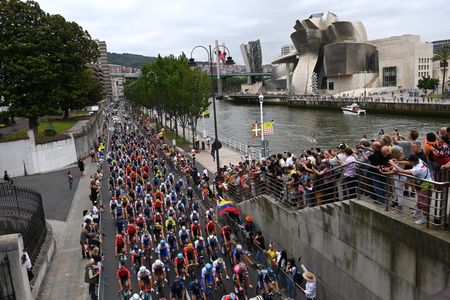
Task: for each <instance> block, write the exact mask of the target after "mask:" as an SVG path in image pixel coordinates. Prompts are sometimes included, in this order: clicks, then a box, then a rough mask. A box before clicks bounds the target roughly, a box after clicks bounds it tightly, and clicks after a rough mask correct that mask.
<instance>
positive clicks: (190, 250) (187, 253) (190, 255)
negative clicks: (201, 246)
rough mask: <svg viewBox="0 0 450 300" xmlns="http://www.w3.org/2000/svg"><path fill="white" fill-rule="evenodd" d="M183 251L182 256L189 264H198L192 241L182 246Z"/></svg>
mask: <svg viewBox="0 0 450 300" xmlns="http://www.w3.org/2000/svg"><path fill="white" fill-rule="evenodd" d="M183 252H184V258H185V259H186V261H187V262H188V264H189V265H191V264H192V263H194V264H196V265H198V261H197V251H195V248H194V245H192V243H189V244H187V246H186V247H184V249H183Z"/></svg>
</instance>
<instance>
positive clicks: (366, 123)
mask: <svg viewBox="0 0 450 300" xmlns="http://www.w3.org/2000/svg"><path fill="white" fill-rule="evenodd" d="M216 108H217V120H218V128H219V139H220V136H227V137H229V138H232V139H234V140H236V141H239V142H241V143H244V144H247V145H255V146H256V145H261V144H260V143H261V142H260V140H259V139H253V137H252V134H251V124H252V123H254V122H255V121H257V120H258V122H259V120H260V113H259V105H251V104H235V103H230V102H228V101H222V100H218V101H216ZM209 112H210V115H211V117H210V118H205V124H206V126H205V127H206V131H207V133H208V135H209V136H211V137H213V136H214V125H213V122H214V120H213V109H212V105H211V107H210V109H209ZM264 120H265V121H270V120H273V121H274V132H273V135H271V136H268V137H267V139H268V141H269V149H270V153H280V152H283V151H291V152H293V153H296V154H299V153H301V151H302V150H305V149H309V148H311V147H320V148H326V149H328V148H336V147H337V146H338V145H339V144H340V143H342V142H345V143H347V144H348V145H351V146H354V145H356V143H358V141H359V139H360V138H361V137H362V136H363V135H364V134H365V135H366V136H367V138H368V139H369V140H370V139H373V138H377V137H378V133H379V131H380V129H383V130H384V131H385V132H386V133H389V134H391V133H392V132H393V131H394V129H395V128H397V129H398V130H399V131H400V134H403V135H404V136H406V135H407V133H408V132H409V130H411V129H417V130H418V131H419V133H420V135H421V137H423V136H424V135H425V134H426V133H427V132H430V131H433V132H435V131H436V130H437V129H438V128H439V127H442V126H446V127H447V126H448V125H450V124H448V120H446V119H442V118H441V119H439V118H437V119H433V118H426V117H416V116H411V117H408V116H395V115H382V114H368V115H366V116H350V115H344V114H343V113H342V112H339V111H324V110H314V109H305V108H292V107H286V106H276V105H266V106H264ZM197 129H198V130H199V131H202V130H203V126H202V121H201V120H200V121H199V125H198V128H197ZM420 140H422V139H420Z"/></svg>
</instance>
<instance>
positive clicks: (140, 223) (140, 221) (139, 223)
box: [136, 214, 145, 232]
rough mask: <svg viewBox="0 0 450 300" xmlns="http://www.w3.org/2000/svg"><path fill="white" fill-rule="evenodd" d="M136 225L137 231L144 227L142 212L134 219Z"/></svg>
mask: <svg viewBox="0 0 450 300" xmlns="http://www.w3.org/2000/svg"><path fill="white" fill-rule="evenodd" d="M136 225H137V227H138V229H139V232H142V230H143V229H144V227H145V218H144V215H143V214H139V216H138V217H137V219H136Z"/></svg>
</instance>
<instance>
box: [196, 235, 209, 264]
mask: <svg viewBox="0 0 450 300" xmlns="http://www.w3.org/2000/svg"><path fill="white" fill-rule="evenodd" d="M194 248H195V250H196V251H197V255H198V256H197V259H200V258H204V257H205V256H206V247H205V242H204V240H203V237H201V236H199V237H198V239H197V240H196V241H195V242H194Z"/></svg>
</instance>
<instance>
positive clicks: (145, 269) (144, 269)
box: [139, 266, 147, 273]
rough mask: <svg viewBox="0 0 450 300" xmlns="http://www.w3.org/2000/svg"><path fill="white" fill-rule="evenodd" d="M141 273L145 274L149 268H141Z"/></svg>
mask: <svg viewBox="0 0 450 300" xmlns="http://www.w3.org/2000/svg"><path fill="white" fill-rule="evenodd" d="M139 271H140V272H141V273H144V272H145V271H147V268H146V267H145V266H142V267H140V268H139Z"/></svg>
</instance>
